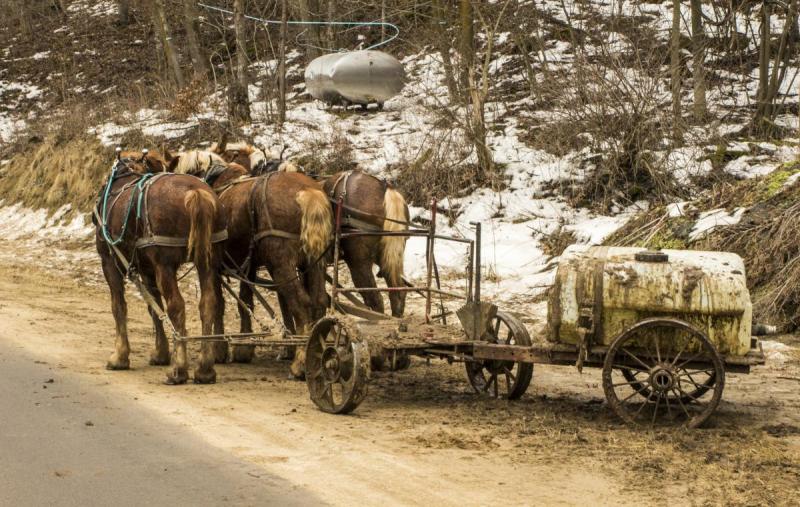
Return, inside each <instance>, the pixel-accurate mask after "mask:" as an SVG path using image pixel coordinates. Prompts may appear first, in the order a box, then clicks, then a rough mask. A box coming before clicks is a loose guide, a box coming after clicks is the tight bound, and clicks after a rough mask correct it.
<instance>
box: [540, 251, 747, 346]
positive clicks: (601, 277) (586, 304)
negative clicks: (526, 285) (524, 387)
mask: <svg viewBox="0 0 800 507" xmlns="http://www.w3.org/2000/svg"><path fill="white" fill-rule="evenodd" d="M582 314H583V316H584V318H583V321H582V322H583V324H584V325H585V323H586V318H587V317H589V318H591V320H592V321H594V322H595V327H596V328H597V333H596V335H595V336H594V338H593V339H592V343H593V344H595V345H610V344H611V342H612V341H613V340H614V338H616V337H617V336H618V335H619V334H620V333H621V332H622V331H624V330H625V329H626V328H628V327H629V326H631V325H633V324H635V323H636V322H638V321H640V320H642V319H645V318H648V317H674V318H677V319H681V320H684V321H686V322H688V323H689V324H691V325H693V326H694V327H696V328H697V329H699V330H700V331H702V332H703V333H705V334H706V336H708V338H709V339H710V340H711V342H712V343H713V344H714V345H715V346H716V347H717V349H718V350H719V352H720V353H721V354H723V355H726V354H730V355H735V356H741V355H745V354H746V353H747V352H748V351H749V349H750V338H751V336H750V331H751V323H752V305H751V303H750V293H749V292H748V290H747V280H746V278H745V271H744V263H743V262H742V259H741V257H739V256H738V255H736V254H733V253H728V252H701V251H695V250H661V251H658V252H648V251H646V250H644V249H642V248H622V247H597V246H586V245H573V246H571V247H569V248H568V249H567V250H566V251H565V252H564V254H563V255H562V256H561V259H560V260H559V263H558V268H557V270H556V281H555V286H554V287H553V289H552V292H551V294H550V300H549V304H548V328H549V333H548V334H549V339H550V340H551V341H555V342H559V343H570V344H578V343H580V336H579V334H578V327H579V321H580V320H581V315H582Z"/></svg>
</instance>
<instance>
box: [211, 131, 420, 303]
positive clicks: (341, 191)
mask: <svg viewBox="0 0 800 507" xmlns="http://www.w3.org/2000/svg"><path fill="white" fill-rule="evenodd" d="M212 151H213V152H214V153H216V154H218V155H220V156H221V157H222V158H223V159H224V160H226V161H228V162H236V163H237V164H239V165H241V166H242V167H244V169H246V170H247V171H249V172H258V171H261V170H263V168H269V167H272V166H275V164H276V162H279V161H276V160H273V159H270V157H273V158H274V155H272V154H270V153H269V152H266V151H265V150H263V149H260V148H257V147H255V146H252V145H249V144H247V143H226V141H225V139H224V138H223V140H222V141H221V142H219V143H214V144H213V145H212ZM282 164H285V169H283V170H293V171H299V172H302V169H301V168H299V167H298V166H297V165H295V164H293V163H292V162H282ZM276 167H278V168H280V167H282V166H276ZM320 185H321V188H323V190H324V191H325V194H327V195H328V197H329V198H330V200H331V201H332V202H333V203H334V208H335V203H337V202H338V200H339V198H340V197H341V198H342V199H343V208H344V209H343V210H342V217H343V225H344V226H345V227H347V228H352V229H361V230H373V231H380V230H385V231H404V230H406V229H408V225H407V223H408V220H409V213H408V205H407V204H406V201H405V199H404V198H403V196H402V194H400V192H398V191H397V190H395V189H394V188H392V187H391V186H390V185H389V184H388V183H387V182H386V181H385V180H382V179H380V178H377V177H375V176H372V175H370V174H367V173H364V172H361V171H358V170H353V171H345V172H340V173H337V174H334V175H333V176H331V177H329V178H326V179H325V180H323V181H322V182H321V183H320ZM335 213H336V212H335V209H334V216H335ZM406 239H407V238H406V237H402V236H382V237H378V236H372V237H369V236H367V237H354V238H346V239H344V240H342V243H341V248H342V258H343V259H344V260H345V262H346V263H347V267H348V268H349V269H350V273H351V276H352V278H353V284H354V285H355V286H356V287H357V288H368V287H371V288H374V287H376V286H377V285H376V282H375V275H374V274H373V266H374V265H377V266H378V267H379V272H378V274H379V276H381V277H383V278H384V280H385V281H386V285H387V287H403V286H404V285H405V282H404V280H403V272H404V267H403V259H404V256H405V246H406ZM359 294H360V295H361V297H362V298H363V299H364V302H365V303H366V304H367V306H369V307H370V309H372V310H373V311H376V312H379V313H383V311H384V302H383V297H382V296H381V294H380V293H379V292H361V293H359ZM405 300H406V292H404V291H397V292H390V293H389V302H390V306H391V312H392V315H393V316H395V317H402V316H403V313H404V312H405Z"/></svg>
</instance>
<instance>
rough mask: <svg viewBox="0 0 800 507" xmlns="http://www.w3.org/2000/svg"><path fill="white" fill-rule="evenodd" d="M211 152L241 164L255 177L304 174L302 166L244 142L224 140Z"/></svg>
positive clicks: (211, 149) (212, 148) (228, 160)
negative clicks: (277, 173)
mask: <svg viewBox="0 0 800 507" xmlns="http://www.w3.org/2000/svg"><path fill="white" fill-rule="evenodd" d="M210 151H211V152H213V153H216V154H217V155H219V156H220V157H222V158H223V160H225V161H226V162H234V163H236V164H239V165H240V166H242V167H244V168H245V169H247V170H248V171H249V172H250V174H252V175H253V176H260V175H262V174H267V173H271V172H275V171H283V172H287V173H302V172H304V171H303V169H302V168H301V167H300V166H298V165H297V164H295V163H294V162H292V161H291V160H282V159H281V158H280V156H278V155H276V154H274V153H272V152H270V151H267V150H264V149H263V148H257V147H255V146H253V145H250V144H247V143H244V142H239V143H228V142H226V141H225V139H224V138H223V140H222V141H220V142H219V143H214V144H212V145H211V148H210Z"/></svg>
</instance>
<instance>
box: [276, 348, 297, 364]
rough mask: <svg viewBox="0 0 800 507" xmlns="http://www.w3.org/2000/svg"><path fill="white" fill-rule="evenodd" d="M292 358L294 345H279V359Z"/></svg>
mask: <svg viewBox="0 0 800 507" xmlns="http://www.w3.org/2000/svg"><path fill="white" fill-rule="evenodd" d="M292 359H294V347H281V348H280V351H279V352H278V360H279V361H291V360H292Z"/></svg>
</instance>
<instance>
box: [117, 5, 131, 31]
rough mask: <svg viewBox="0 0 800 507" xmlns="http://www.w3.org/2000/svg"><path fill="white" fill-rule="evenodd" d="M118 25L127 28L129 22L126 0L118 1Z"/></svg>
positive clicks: (128, 8) (129, 9) (129, 13)
mask: <svg viewBox="0 0 800 507" xmlns="http://www.w3.org/2000/svg"><path fill="white" fill-rule="evenodd" d="M118 7H119V10H118V13H119V24H120V25H122V26H127V25H128V24H129V23H130V22H131V8H130V2H129V1H128V0H119V2H118Z"/></svg>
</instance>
